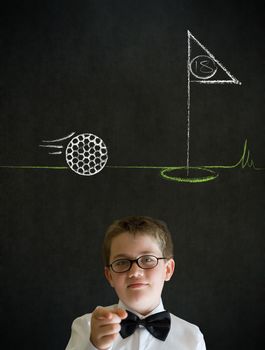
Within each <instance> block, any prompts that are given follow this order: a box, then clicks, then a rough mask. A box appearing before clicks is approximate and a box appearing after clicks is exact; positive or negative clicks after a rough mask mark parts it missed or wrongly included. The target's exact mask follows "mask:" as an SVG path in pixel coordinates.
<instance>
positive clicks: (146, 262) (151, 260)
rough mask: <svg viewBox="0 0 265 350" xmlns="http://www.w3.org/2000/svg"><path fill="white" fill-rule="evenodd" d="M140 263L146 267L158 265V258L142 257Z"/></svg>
mask: <svg viewBox="0 0 265 350" xmlns="http://www.w3.org/2000/svg"><path fill="white" fill-rule="evenodd" d="M140 263H141V264H144V265H153V264H156V258H155V257H154V256H150V255H145V256H142V257H141V259H140Z"/></svg>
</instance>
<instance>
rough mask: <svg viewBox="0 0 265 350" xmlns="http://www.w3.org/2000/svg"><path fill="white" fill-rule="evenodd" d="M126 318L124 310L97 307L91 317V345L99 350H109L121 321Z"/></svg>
mask: <svg viewBox="0 0 265 350" xmlns="http://www.w3.org/2000/svg"><path fill="white" fill-rule="evenodd" d="M126 317H127V312H126V311H125V310H124V309H121V308H109V307H108V308H107V307H101V306H98V307H97V308H96V309H95V310H94V311H93V313H92V316H91V334H90V341H91V343H92V344H93V345H94V346H95V347H96V348H97V349H99V350H105V349H108V348H110V347H111V345H112V343H113V342H114V340H115V339H116V338H117V336H118V334H119V331H120V329H121V326H120V322H121V320H123V319H124V318H126Z"/></svg>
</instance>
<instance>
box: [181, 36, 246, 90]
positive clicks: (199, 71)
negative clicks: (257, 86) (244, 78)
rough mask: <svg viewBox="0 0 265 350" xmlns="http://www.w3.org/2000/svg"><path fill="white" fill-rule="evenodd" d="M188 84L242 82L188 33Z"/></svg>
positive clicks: (239, 83)
mask: <svg viewBox="0 0 265 350" xmlns="http://www.w3.org/2000/svg"><path fill="white" fill-rule="evenodd" d="M188 82H189V83H200V84H238V85H241V82H240V81H239V80H237V79H236V78H235V77H234V76H233V75H232V74H231V73H230V72H229V71H228V69H227V68H226V67H225V66H224V65H223V64H222V63H221V62H220V61H218V60H217V59H216V57H215V56H214V55H213V54H212V53H211V52H210V51H209V50H208V49H207V48H206V47H205V46H204V45H203V44H201V43H200V42H199V40H198V39H196V38H195V37H194V36H193V35H192V34H191V32H190V31H188Z"/></svg>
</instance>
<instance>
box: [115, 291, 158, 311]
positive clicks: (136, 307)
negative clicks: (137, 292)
mask: <svg viewBox="0 0 265 350" xmlns="http://www.w3.org/2000/svg"><path fill="white" fill-rule="evenodd" d="M122 302H123V303H124V304H125V305H127V306H128V307H129V308H130V309H132V310H133V311H135V312H138V313H139V314H141V315H147V314H148V313H150V312H151V311H153V309H154V308H155V307H156V306H157V305H158V304H159V301H158V302H155V301H153V302H152V301H151V300H150V296H149V297H146V298H145V297H143V296H139V297H137V296H135V297H130V298H126V300H122Z"/></svg>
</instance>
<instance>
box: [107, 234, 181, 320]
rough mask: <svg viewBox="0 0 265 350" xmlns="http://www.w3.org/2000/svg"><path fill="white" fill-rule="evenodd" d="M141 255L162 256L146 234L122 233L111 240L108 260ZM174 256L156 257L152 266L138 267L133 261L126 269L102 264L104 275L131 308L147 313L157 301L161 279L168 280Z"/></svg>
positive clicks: (152, 239)
mask: <svg viewBox="0 0 265 350" xmlns="http://www.w3.org/2000/svg"><path fill="white" fill-rule="evenodd" d="M142 255H154V256H155V257H157V258H161V257H163V255H162V252H161V250H160V247H159V245H158V243H157V242H156V240H155V239H154V238H153V237H151V236H149V235H140V234H136V235H132V234H129V233H126V232H125V233H122V234H120V235H119V236H117V237H115V238H114V239H113V240H112V244H111V251H110V263H112V262H113V261H114V260H117V259H121V258H127V259H137V258H139V257H140V256H142ZM174 266H175V263H174V260H173V259H169V260H162V259H161V260H158V264H157V266H156V267H154V268H153V269H141V268H140V267H139V266H138V265H137V264H136V263H133V264H132V266H131V269H130V270H129V271H127V272H122V273H115V272H113V271H112V270H111V268H108V267H105V275H106V278H107V280H108V281H109V283H110V285H111V286H112V287H113V288H114V289H115V291H116V293H117V295H118V297H119V299H120V300H121V301H122V302H123V303H124V304H125V305H127V306H128V307H130V308H131V309H133V310H134V311H136V312H138V313H140V314H142V315H146V314H148V313H149V312H151V311H152V310H153V309H154V308H155V307H157V306H158V304H159V302H160V297H161V293H162V289H163V286H164V281H169V280H170V278H171V276H172V274H173V271H174Z"/></svg>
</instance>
